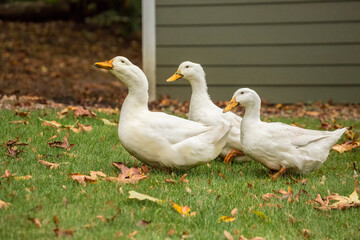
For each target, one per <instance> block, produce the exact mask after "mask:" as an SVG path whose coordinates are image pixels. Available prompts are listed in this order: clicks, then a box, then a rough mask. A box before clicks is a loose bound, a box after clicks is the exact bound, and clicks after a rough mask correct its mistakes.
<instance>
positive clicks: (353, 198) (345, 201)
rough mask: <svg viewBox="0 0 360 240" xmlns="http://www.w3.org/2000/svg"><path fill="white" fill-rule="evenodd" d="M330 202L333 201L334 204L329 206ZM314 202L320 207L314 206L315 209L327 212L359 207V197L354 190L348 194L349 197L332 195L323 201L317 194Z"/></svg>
mask: <svg viewBox="0 0 360 240" xmlns="http://www.w3.org/2000/svg"><path fill="white" fill-rule="evenodd" d="M331 201H335V202H334V203H332V204H330V202H331ZM315 202H317V203H318V204H320V207H317V206H314V208H315V209H318V210H322V211H327V210H332V209H338V210H345V209H348V208H351V207H360V200H359V196H358V194H357V192H356V189H355V190H354V192H353V193H351V194H350V196H349V197H345V196H340V195H339V194H337V193H333V194H331V195H329V196H327V197H325V199H324V200H323V199H322V198H321V196H320V194H318V195H317V196H316V199H315Z"/></svg>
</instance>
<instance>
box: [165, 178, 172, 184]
mask: <svg viewBox="0 0 360 240" xmlns="http://www.w3.org/2000/svg"><path fill="white" fill-rule="evenodd" d="M164 182H166V183H175V180H174V179H171V178H169V179H168V178H165V179H164Z"/></svg>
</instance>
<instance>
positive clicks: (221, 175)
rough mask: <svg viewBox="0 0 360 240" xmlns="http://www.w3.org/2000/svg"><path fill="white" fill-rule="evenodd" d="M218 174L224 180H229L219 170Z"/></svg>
mask: <svg viewBox="0 0 360 240" xmlns="http://www.w3.org/2000/svg"><path fill="white" fill-rule="evenodd" d="M217 172H218V174H219V176H220V177H222V178H223V179H227V177H226V176H225V175H224V174H222V173H221V172H220V170H219V169H218V170H217Z"/></svg>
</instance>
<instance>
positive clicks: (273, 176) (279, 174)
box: [270, 167, 287, 181]
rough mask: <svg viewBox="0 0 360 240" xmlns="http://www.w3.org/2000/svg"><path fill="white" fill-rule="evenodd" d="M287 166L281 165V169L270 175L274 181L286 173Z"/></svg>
mask: <svg viewBox="0 0 360 240" xmlns="http://www.w3.org/2000/svg"><path fill="white" fill-rule="evenodd" d="M286 170H287V168H286V167H281V169H280V170H279V171H278V172H277V173H275V174H274V175H270V177H271V179H272V180H274V181H276V180H277V179H278V178H279V177H281V176H283V175H284V174H285V173H286Z"/></svg>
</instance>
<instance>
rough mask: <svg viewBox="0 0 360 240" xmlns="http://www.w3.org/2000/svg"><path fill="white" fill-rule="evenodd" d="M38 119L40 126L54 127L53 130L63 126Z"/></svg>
mask: <svg viewBox="0 0 360 240" xmlns="http://www.w3.org/2000/svg"><path fill="white" fill-rule="evenodd" d="M39 119H40V121H41V122H42V123H41V126H50V127H54V128H60V127H62V126H63V125H62V124H61V123H58V122H56V121H48V120H44V119H41V118H39Z"/></svg>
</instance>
